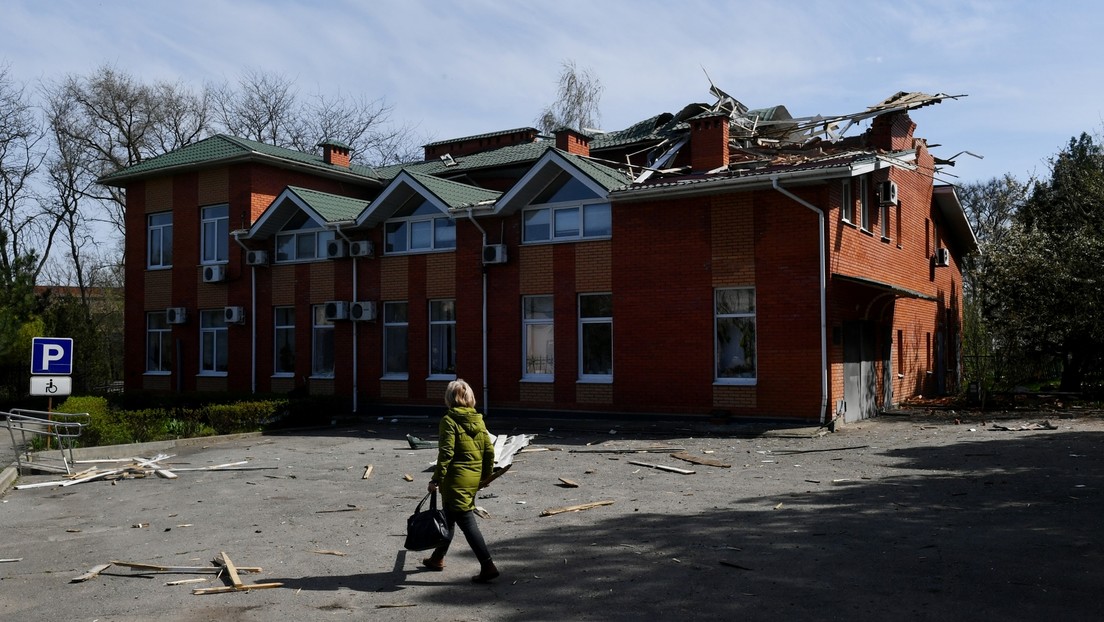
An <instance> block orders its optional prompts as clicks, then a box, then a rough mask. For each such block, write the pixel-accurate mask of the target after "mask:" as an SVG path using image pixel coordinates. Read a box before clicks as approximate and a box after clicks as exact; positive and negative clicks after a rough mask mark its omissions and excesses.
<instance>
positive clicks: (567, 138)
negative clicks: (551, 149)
mask: <svg viewBox="0 0 1104 622" xmlns="http://www.w3.org/2000/svg"><path fill="white" fill-rule="evenodd" d="M552 133H553V134H554V135H555V136H556V148H557V149H559V150H560V151H566V152H568V153H573V154H575V155H581V156H584V157H589V156H590V137H589V136H585V135H583V134H581V133H579V132H576V131H575V130H573V129H571V128H569V127H561V128H560V129H558V130H556V131H555V132H552Z"/></svg>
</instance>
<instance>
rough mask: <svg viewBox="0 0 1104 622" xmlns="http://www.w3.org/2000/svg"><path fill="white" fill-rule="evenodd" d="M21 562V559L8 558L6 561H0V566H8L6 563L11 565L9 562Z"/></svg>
mask: <svg viewBox="0 0 1104 622" xmlns="http://www.w3.org/2000/svg"><path fill="white" fill-rule="evenodd" d="M21 561H23V558H22V557H9V558H7V559H0V564H8V563H11V562H21Z"/></svg>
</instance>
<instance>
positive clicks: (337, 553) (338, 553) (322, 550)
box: [311, 549, 348, 557]
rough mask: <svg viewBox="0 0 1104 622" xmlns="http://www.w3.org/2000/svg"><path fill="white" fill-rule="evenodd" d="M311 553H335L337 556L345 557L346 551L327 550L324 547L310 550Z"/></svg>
mask: <svg viewBox="0 0 1104 622" xmlns="http://www.w3.org/2000/svg"><path fill="white" fill-rule="evenodd" d="M311 553H318V554H319V555H336V556H338V557H345V556H346V555H348V553H344V552H342V551H329V550H326V549H318V550H316V551H311Z"/></svg>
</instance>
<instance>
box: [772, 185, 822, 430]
mask: <svg viewBox="0 0 1104 622" xmlns="http://www.w3.org/2000/svg"><path fill="white" fill-rule="evenodd" d="M771 186H773V187H774V189H775V190H777V191H779V192H781V193H782V194H784V195H785V196H787V197H789V198H791V199H793V200H794V201H796V202H797V203H798V204H799V205H802V206H804V207H807V208H809V209H811V210H813V211H814V212H816V215H817V221H818V235H817V239H818V241H819V242H820V244H819V251H820V253H819V254H820V424H821V425H824V424H825V418H826V415H827V412H828V313H827V307H828V304H827V297H828V295H827V291H828V285H827V277H826V274H827V273H826V271H825V262H826V259H825V256H824V210H822V209H820V208H819V207H816V206H815V205H813V204H812V203H809V202H808V201H806V200H805V199H802V198H801V197H799V196H797V195H796V194H794V193H792V192H790V191H789V190H786V189H785V188H783V187H782V186H779V185H778V176H777V175H775V176H772V177H771Z"/></svg>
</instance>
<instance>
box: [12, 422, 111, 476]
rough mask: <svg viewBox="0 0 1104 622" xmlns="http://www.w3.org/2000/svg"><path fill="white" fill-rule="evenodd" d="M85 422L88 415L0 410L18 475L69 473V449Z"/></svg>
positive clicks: (71, 448) (70, 461) (71, 457)
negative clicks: (33, 472)
mask: <svg viewBox="0 0 1104 622" xmlns="http://www.w3.org/2000/svg"><path fill="white" fill-rule="evenodd" d="M89 421H91V416H90V415H89V414H88V413H55V412H46V411H41V410H27V409H24V408H13V409H12V410H11V412H3V411H0V426H3V427H6V428H7V429H8V434H9V435H10V436H11V441H12V450H13V451H14V452H15V461H16V466H17V467H18V468H19V471H20V472H22V471H23V470H24V469H35V470H39V471H50V472H54V473H65V474H67V475H69V474H72V472H73V471H72V468H71V466H72V464H73V446H74V445H76V442H77V439H78V438H80V435H81V430H82V429H83V428H84V427H85V426H87V425H88V423H89ZM55 451H56V452H57V453H56V454H55Z"/></svg>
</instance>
